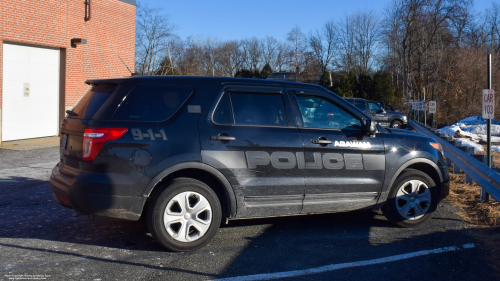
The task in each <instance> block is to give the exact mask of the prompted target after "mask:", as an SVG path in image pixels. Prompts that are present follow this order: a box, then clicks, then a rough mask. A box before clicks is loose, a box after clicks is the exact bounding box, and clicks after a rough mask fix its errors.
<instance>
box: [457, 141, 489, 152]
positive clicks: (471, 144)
mask: <svg viewBox="0 0 500 281" xmlns="http://www.w3.org/2000/svg"><path fill="white" fill-rule="evenodd" d="M457 141H460V143H461V145H462V146H468V147H474V152H478V151H484V148H483V146H482V145H480V144H477V143H475V142H474V141H471V140H470V139H466V138H457Z"/></svg>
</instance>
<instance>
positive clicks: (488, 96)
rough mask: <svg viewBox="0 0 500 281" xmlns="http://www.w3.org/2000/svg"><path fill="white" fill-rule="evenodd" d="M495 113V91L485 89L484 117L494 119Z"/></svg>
mask: <svg viewBox="0 0 500 281" xmlns="http://www.w3.org/2000/svg"><path fill="white" fill-rule="evenodd" d="M494 115H495V91H493V90H492V89H489V90H483V118H484V119H493V118H494Z"/></svg>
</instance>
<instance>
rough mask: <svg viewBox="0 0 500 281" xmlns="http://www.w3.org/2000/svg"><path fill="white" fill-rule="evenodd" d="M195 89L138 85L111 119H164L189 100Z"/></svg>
mask: <svg viewBox="0 0 500 281" xmlns="http://www.w3.org/2000/svg"><path fill="white" fill-rule="evenodd" d="M192 92H193V90H192V89H191V88H184V87H165V86H150V85H138V86H136V87H134V89H133V90H132V91H131V92H130V93H129V94H128V95H127V96H126V97H125V99H123V101H122V102H121V103H120V104H119V105H118V108H117V109H116V111H115V114H113V117H112V118H111V120H116V121H163V120H167V119H168V118H170V117H172V115H174V113H175V112H176V111H177V110H178V109H179V108H180V107H181V106H182V105H183V104H184V103H185V102H186V101H187V99H188V98H189V96H190V95H191V93H192Z"/></svg>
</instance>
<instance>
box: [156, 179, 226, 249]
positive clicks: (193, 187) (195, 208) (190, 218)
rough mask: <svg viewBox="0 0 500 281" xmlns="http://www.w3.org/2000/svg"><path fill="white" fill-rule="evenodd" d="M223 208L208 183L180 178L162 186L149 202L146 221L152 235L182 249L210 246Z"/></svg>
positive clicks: (170, 245) (174, 247)
mask: <svg viewBox="0 0 500 281" xmlns="http://www.w3.org/2000/svg"><path fill="white" fill-rule="evenodd" d="M221 218H222V210H221V206H220V202H219V199H218V198H217V195H216V194H215V192H214V191H213V190H212V189H211V188H210V187H209V186H207V185H206V184H205V183H203V182H201V181H198V180H195V179H188V178H177V179H174V180H172V181H170V182H168V183H166V184H164V185H163V186H161V187H160V189H159V190H158V191H156V192H155V193H154V194H153V198H152V201H151V202H150V204H149V205H148V213H147V222H148V228H149V231H150V232H151V235H152V236H153V238H154V239H155V240H156V241H158V243H160V244H161V245H163V246H164V247H165V248H167V249H169V250H172V251H176V252H181V251H192V250H196V249H199V248H201V247H203V246H205V245H207V244H208V243H209V242H210V241H211V240H212V239H213V237H214V236H215V234H216V233H217V230H218V229H219V226H220V222H221Z"/></svg>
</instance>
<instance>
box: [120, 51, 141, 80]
mask: <svg viewBox="0 0 500 281" xmlns="http://www.w3.org/2000/svg"><path fill="white" fill-rule="evenodd" d="M117 56H118V58H119V59H120V60H121V61H122V63H123V65H125V67H126V68H127V70H128V72H130V75H131V76H134V75H139V74H137V73H133V72H132V71H130V68H128V66H127V64H125V62H124V61H123V60H122V58H120V56H119V55H117Z"/></svg>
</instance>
